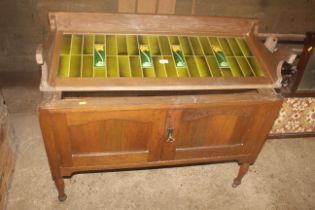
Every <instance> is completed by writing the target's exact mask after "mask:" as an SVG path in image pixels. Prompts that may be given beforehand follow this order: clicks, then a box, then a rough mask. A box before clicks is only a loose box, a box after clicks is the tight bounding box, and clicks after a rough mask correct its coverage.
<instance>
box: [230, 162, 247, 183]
mask: <svg viewBox="0 0 315 210" xmlns="http://www.w3.org/2000/svg"><path fill="white" fill-rule="evenodd" d="M248 168H249V164H248V163H242V164H241V165H240V169H239V171H238V175H237V177H236V178H235V179H234V181H233V184H232V187H234V188H235V187H237V186H238V185H240V184H241V183H242V178H243V177H244V175H245V174H246V173H247V171H248Z"/></svg>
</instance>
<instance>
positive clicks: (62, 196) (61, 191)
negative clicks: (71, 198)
mask: <svg viewBox="0 0 315 210" xmlns="http://www.w3.org/2000/svg"><path fill="white" fill-rule="evenodd" d="M55 184H56V187H57V190H58V200H59V201H65V200H66V199H67V195H66V193H65V182H64V180H63V178H58V179H55Z"/></svg>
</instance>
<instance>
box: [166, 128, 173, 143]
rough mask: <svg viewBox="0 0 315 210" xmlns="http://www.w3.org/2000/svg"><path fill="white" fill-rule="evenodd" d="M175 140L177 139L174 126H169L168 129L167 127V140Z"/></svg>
mask: <svg viewBox="0 0 315 210" xmlns="http://www.w3.org/2000/svg"><path fill="white" fill-rule="evenodd" d="M174 141H175V138H174V128H168V129H167V136H166V142H167V143H173V142H174Z"/></svg>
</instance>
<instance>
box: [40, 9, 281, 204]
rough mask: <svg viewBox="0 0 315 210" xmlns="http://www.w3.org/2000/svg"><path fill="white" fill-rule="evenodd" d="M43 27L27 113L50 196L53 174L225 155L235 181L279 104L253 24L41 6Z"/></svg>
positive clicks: (271, 68) (58, 178)
mask: <svg viewBox="0 0 315 210" xmlns="http://www.w3.org/2000/svg"><path fill="white" fill-rule="evenodd" d="M144 19H147V20H148V21H143V20H144ZM166 20H167V22H168V24H173V25H176V26H178V28H176V27H166V26H165V24H164V23H165V21H166ZM50 22H51V33H50V36H49V37H50V38H49V39H50V42H49V43H48V45H47V46H46V47H44V49H45V50H44V52H45V54H44V55H41V54H40V53H39V54H37V57H38V58H39V59H38V61H39V62H40V63H41V64H42V82H41V86H40V89H41V90H42V91H43V93H44V96H45V99H44V100H43V103H42V104H41V105H40V107H39V119H40V125H41V130H42V134H43V138H44V142H45V147H46V152H47V156H48V160H49V165H50V168H51V172H52V177H53V180H54V181H55V183H56V186H57V189H58V193H59V200H61V201H63V200H65V199H66V194H65V192H64V181H63V178H64V177H69V176H71V175H72V174H73V173H75V172H84V171H99V170H107V169H123V168H144V167H161V166H176V165H185V164H197V163H210V162H222V161H237V162H239V164H240V170H239V174H238V175H237V177H236V178H235V180H234V182H233V186H234V187H236V186H237V185H239V184H240V183H241V179H242V177H243V176H244V175H245V173H246V172H247V170H248V167H249V165H250V164H253V163H254V162H255V160H256V157H257V155H258V154H259V151H260V150H261V148H262V146H263V144H264V142H265V138H266V136H267V134H268V132H269V130H270V128H271V127H272V125H273V121H274V120H275V118H276V117H277V114H278V111H279V109H280V107H281V103H282V100H281V98H280V97H279V96H278V95H277V94H276V93H275V92H274V91H273V88H274V87H278V86H279V84H280V82H281V79H280V78H278V76H277V75H279V74H278V73H277V66H278V65H277V64H278V61H277V60H276V59H274V57H273V55H271V54H270V53H269V52H268V50H266V49H265V48H264V47H263V45H262V44H261V43H260V41H259V40H258V39H257V37H256V36H255V27H256V24H257V21H255V20H248V19H232V18H213V17H184V16H181V17H176V16H159V15H158V16H150V15H117V14H88V13H51V14H50ZM181 22H185V23H187V25H185V24H184V25H183V24H178V23H181ZM131 23H132V24H131ZM176 23H177V24H176ZM140 26H141V27H140Z"/></svg>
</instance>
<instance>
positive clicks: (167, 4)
mask: <svg viewBox="0 0 315 210" xmlns="http://www.w3.org/2000/svg"><path fill="white" fill-rule="evenodd" d="M175 8H176V0H159V3H158V9H157V13H158V14H175Z"/></svg>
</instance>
